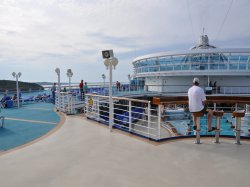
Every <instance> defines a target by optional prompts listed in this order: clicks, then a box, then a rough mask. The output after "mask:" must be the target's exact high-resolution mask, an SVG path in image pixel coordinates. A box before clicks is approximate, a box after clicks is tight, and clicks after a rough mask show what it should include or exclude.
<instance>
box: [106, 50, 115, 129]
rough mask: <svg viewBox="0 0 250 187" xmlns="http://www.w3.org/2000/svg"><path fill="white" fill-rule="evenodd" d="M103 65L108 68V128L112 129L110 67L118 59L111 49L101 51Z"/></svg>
mask: <svg viewBox="0 0 250 187" xmlns="http://www.w3.org/2000/svg"><path fill="white" fill-rule="evenodd" d="M102 56H103V59H104V65H105V66H106V68H107V70H108V69H109V129H110V131H112V127H113V112H114V111H113V98H112V68H114V69H115V67H116V66H117V64H118V59H117V58H116V57H114V53H113V50H105V51H102Z"/></svg>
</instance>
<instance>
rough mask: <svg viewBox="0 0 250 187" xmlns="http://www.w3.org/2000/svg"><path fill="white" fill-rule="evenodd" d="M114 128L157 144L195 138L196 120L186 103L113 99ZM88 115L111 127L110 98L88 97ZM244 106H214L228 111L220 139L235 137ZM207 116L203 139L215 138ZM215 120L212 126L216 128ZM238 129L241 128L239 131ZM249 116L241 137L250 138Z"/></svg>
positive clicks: (86, 101)
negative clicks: (237, 113)
mask: <svg viewBox="0 0 250 187" xmlns="http://www.w3.org/2000/svg"><path fill="white" fill-rule="evenodd" d="M113 100H114V102H113V109H114V112H113V114H114V115H113V117H112V123H113V127H114V128H117V129H121V130H123V131H126V132H129V133H133V134H136V135H138V136H142V137H145V138H149V139H151V140H154V141H161V140H166V139H172V138H179V137H182V138H183V137H190V136H191V137H192V136H195V131H194V128H193V124H194V123H193V117H192V114H191V113H190V112H189V111H188V109H187V108H188V106H187V104H173V103H172V104H166V105H164V106H163V105H154V104H153V103H152V102H151V101H147V100H139V99H132V98H124V97H113ZM85 106H86V107H85V112H86V116H87V117H88V118H89V119H92V120H95V121H98V122H101V123H104V124H106V125H109V99H108V97H107V96H101V95H96V94H86V95H85ZM246 108H247V106H246V105H244V104H233V105H232V106H230V107H229V106H221V105H216V104H215V103H214V105H211V109H213V110H222V109H223V110H225V111H226V112H227V113H226V114H224V116H222V117H221V119H220V122H221V131H220V135H221V136H226V137H234V136H235V132H236V129H235V127H236V120H235V118H232V112H233V111H234V110H244V111H245V110H246ZM206 121H207V118H206V116H204V117H201V120H200V125H201V129H200V134H201V136H214V134H215V132H208V129H207V122H206ZM216 123H217V122H216V118H215V117H213V123H212V124H213V126H215V125H216ZM237 130H238V129H237ZM249 130H250V114H249V115H248V114H247V113H246V116H245V117H244V118H242V124H241V130H240V132H241V133H240V135H241V137H248V138H249V137H250V132H249Z"/></svg>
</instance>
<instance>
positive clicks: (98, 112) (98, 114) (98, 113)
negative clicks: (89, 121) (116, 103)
mask: <svg viewBox="0 0 250 187" xmlns="http://www.w3.org/2000/svg"><path fill="white" fill-rule="evenodd" d="M99 102H100V97H99V96H97V97H96V105H97V120H98V121H100V103H99Z"/></svg>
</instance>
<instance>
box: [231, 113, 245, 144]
mask: <svg viewBox="0 0 250 187" xmlns="http://www.w3.org/2000/svg"><path fill="white" fill-rule="evenodd" d="M244 116H245V111H244V112H242V111H234V112H233V118H236V127H235V143H236V144H238V145H240V132H241V118H243V117H244Z"/></svg>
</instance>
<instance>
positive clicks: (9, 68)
mask: <svg viewBox="0 0 250 187" xmlns="http://www.w3.org/2000/svg"><path fill="white" fill-rule="evenodd" d="M249 19H250V1H249V0H234V1H232V0H178V1H177V0H0V67H1V68H0V79H5V80H11V79H13V78H12V76H11V74H12V72H13V71H15V72H22V76H21V78H20V80H21V81H29V82H33V81H50V82H53V81H56V80H57V75H56V73H55V68H57V67H59V68H60V69H61V77H62V81H67V80H68V79H67V76H66V71H67V69H69V68H70V69H72V71H73V73H74V75H73V77H72V81H73V82H78V81H80V80H81V79H84V80H86V81H87V82H99V81H102V79H101V74H103V73H105V74H106V75H107V73H108V71H107V70H106V68H105V66H104V64H103V60H102V57H101V51H102V50H105V49H113V50H114V54H115V56H116V57H117V58H118V60H119V64H118V66H117V68H116V70H115V71H114V81H115V80H119V81H127V75H128V74H132V73H133V66H132V64H131V62H132V60H133V59H134V58H136V57H138V56H140V55H146V54H149V53H155V52H162V51H168V50H185V49H188V48H190V47H191V46H193V45H195V44H196V43H197V41H198V39H199V36H200V35H201V34H202V30H203V28H205V34H207V35H208V36H209V39H210V43H211V44H213V45H215V46H218V47H221V48H222V47H232V48H233V47H247V48H250V22H249Z"/></svg>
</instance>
